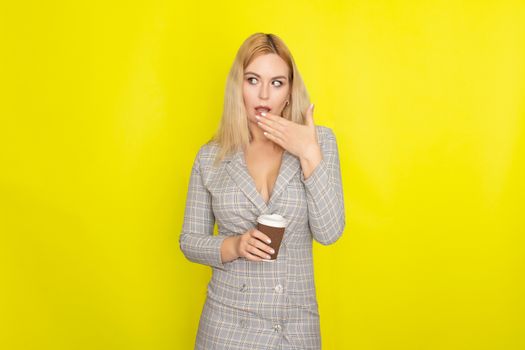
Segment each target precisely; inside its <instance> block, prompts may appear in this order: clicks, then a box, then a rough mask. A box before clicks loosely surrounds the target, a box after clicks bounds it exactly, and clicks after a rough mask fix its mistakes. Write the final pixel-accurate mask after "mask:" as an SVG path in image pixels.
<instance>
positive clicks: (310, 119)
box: [306, 103, 314, 126]
mask: <svg viewBox="0 0 525 350" xmlns="http://www.w3.org/2000/svg"><path fill="white" fill-rule="evenodd" d="M306 125H308V126H313V125H314V104H313V103H312V104H311V105H310V106H309V107H308V109H307V110H306Z"/></svg>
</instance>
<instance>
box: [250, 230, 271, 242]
mask: <svg viewBox="0 0 525 350" xmlns="http://www.w3.org/2000/svg"><path fill="white" fill-rule="evenodd" d="M252 236H253V237H255V238H258V239H260V240H261V241H263V242H267V243H272V240H271V239H270V237H268V236H267V235H265V234H264V233H262V232H261V231H259V230H256V229H254V230H253V231H252Z"/></svg>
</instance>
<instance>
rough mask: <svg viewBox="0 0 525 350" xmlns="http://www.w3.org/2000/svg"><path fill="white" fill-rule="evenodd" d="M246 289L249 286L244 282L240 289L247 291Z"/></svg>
mask: <svg viewBox="0 0 525 350" xmlns="http://www.w3.org/2000/svg"><path fill="white" fill-rule="evenodd" d="M246 290H248V286H247V285H246V284H245V283H243V284H242V286H241V289H240V291H241V292H246Z"/></svg>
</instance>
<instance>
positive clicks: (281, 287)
mask: <svg viewBox="0 0 525 350" xmlns="http://www.w3.org/2000/svg"><path fill="white" fill-rule="evenodd" d="M275 292H276V293H279V294H280V293H282V292H283V286H281V285H280V284H278V285H276V286H275Z"/></svg>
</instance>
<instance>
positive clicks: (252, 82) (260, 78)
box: [242, 53, 290, 123]
mask: <svg viewBox="0 0 525 350" xmlns="http://www.w3.org/2000/svg"><path fill="white" fill-rule="evenodd" d="M288 73H289V69H288V65H287V64H286V62H285V61H284V60H283V59H282V58H281V57H279V55H277V54H273V53H271V54H264V55H260V56H258V57H257V58H255V59H254V60H253V61H252V62H251V63H250V64H249V65H248V66H247V67H246V69H245V70H244V81H243V86H242V90H243V97H244V106H245V107H246V111H247V113H248V119H249V120H250V121H252V122H254V123H256V122H257V119H256V118H255V115H257V114H260V113H261V112H262V111H264V110H265V108H264V107H266V111H267V112H271V113H272V114H277V115H282V112H283V109H284V108H285V107H286V101H289V100H290V98H289V94H290V82H289V81H288Z"/></svg>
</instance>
